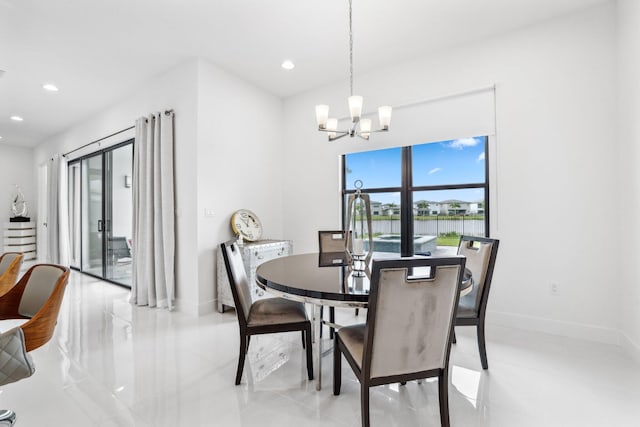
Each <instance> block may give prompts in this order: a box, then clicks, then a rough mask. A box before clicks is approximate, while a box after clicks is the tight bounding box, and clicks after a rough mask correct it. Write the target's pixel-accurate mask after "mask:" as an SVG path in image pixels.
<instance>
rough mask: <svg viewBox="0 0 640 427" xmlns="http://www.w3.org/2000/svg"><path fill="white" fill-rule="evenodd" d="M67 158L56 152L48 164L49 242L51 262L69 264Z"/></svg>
mask: <svg viewBox="0 0 640 427" xmlns="http://www.w3.org/2000/svg"><path fill="white" fill-rule="evenodd" d="M67 173H68V168H67V159H65V158H64V156H63V155H61V154H56V155H55V156H53V158H52V159H51V160H50V161H49V164H48V165H47V242H48V246H49V247H48V250H49V254H48V255H49V256H48V260H47V261H49V262H51V263H53V264H60V265H65V266H68V265H69V201H68V185H67V179H68V178H67Z"/></svg>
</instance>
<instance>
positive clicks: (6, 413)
mask: <svg viewBox="0 0 640 427" xmlns="http://www.w3.org/2000/svg"><path fill="white" fill-rule="evenodd" d="M15 422H16V413H15V412H13V411H12V410H11V409H0V425H3V426H12V425H14V424H15Z"/></svg>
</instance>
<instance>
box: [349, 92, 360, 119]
mask: <svg viewBox="0 0 640 427" xmlns="http://www.w3.org/2000/svg"><path fill="white" fill-rule="evenodd" d="M349 112H350V113H351V121H352V122H357V121H359V120H360V115H361V114H362V97H361V96H359V95H352V96H350V97H349Z"/></svg>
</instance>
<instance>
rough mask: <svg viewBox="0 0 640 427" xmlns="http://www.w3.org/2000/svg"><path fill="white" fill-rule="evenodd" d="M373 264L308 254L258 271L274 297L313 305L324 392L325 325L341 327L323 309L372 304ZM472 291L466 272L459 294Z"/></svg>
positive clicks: (319, 383)
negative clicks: (323, 327) (371, 265)
mask: <svg viewBox="0 0 640 427" xmlns="http://www.w3.org/2000/svg"><path fill="white" fill-rule="evenodd" d="M391 257H393V258H398V257H399V255H398V254H382V255H378V254H377V253H376V257H375V258H374V260H375V259H380V258H384V259H388V258H391ZM370 276H371V275H370V263H366V262H364V261H360V262H359V263H358V262H353V259H352V258H351V257H349V256H348V254H346V253H342V252H336V253H327V252H324V253H306V254H297V255H289V256H285V257H280V258H276V259H273V260H270V261H267V262H265V263H263V264H261V265H259V266H258V268H257V270H256V283H257V285H258V286H259V287H260V288H262V289H264V290H265V291H267V292H269V293H270V294H272V295H274V296H279V297H281V298H286V299H290V300H294V301H300V302H302V303H305V304H311V305H312V306H313V310H312V323H313V328H312V330H313V333H312V334H313V336H314V342H315V344H316V349H315V350H316V352H315V354H316V367H317V375H316V390H321V389H322V356H323V349H322V339H320V329H321V328H322V325H323V324H327V325H328V326H330V327H334V328H335V327H339V325H335V324H332V323H329V322H327V321H324V320H323V319H322V316H321V308H322V307H323V306H329V307H354V308H366V307H367V305H368V302H369V289H370ZM472 289H473V277H472V275H471V271H470V270H469V269H465V272H464V278H463V281H462V284H461V289H460V295H461V296H464V295H467V294H468V293H470V292H471V291H472Z"/></svg>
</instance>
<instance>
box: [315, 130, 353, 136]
mask: <svg viewBox="0 0 640 427" xmlns="http://www.w3.org/2000/svg"><path fill="white" fill-rule="evenodd" d="M318 130H319V131H320V132H327V133H339V134H345V135H347V134H348V133H349V132H350V131H348V130H338V129H335V130H331V129H322V128H318Z"/></svg>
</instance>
